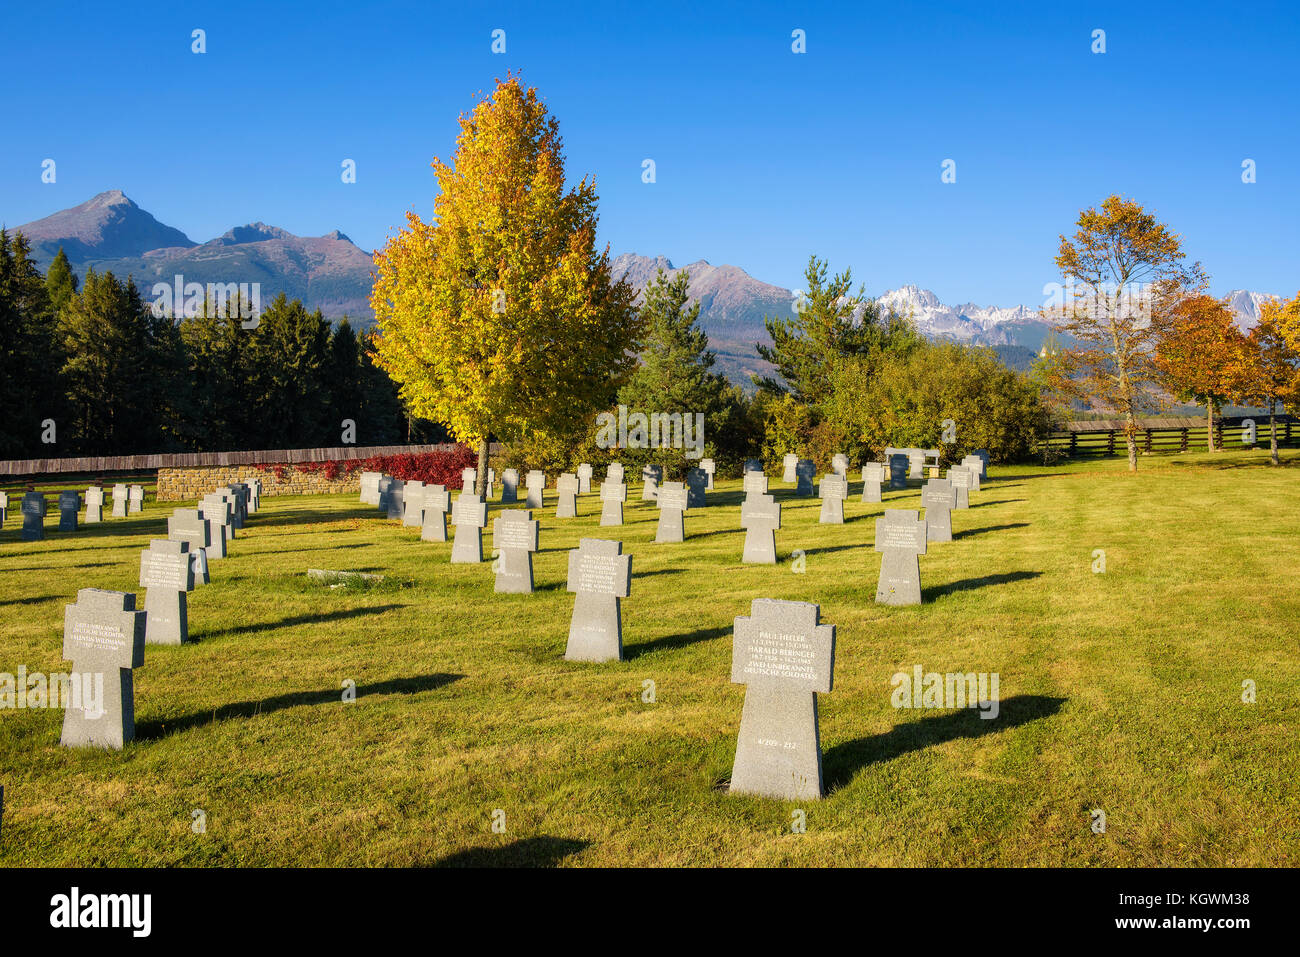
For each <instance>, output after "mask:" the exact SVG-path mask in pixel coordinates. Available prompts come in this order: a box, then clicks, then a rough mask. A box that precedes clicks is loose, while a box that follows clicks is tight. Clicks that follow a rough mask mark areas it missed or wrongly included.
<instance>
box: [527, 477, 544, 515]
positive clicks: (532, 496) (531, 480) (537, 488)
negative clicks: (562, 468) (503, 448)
mask: <svg viewBox="0 0 1300 957" xmlns="http://www.w3.org/2000/svg"><path fill="white" fill-rule="evenodd" d="M526 483H527V487H528V496H527V501H526V502H525V504H526V505H527V506H528V507H529V508H537V509H540V508H545V507H546V473H545V472H542V471H539V470H538V469H533V470H532V471H531V472H529V473H528V475H527V478H526Z"/></svg>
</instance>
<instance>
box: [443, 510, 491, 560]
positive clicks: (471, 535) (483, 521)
mask: <svg viewBox="0 0 1300 957" xmlns="http://www.w3.org/2000/svg"><path fill="white" fill-rule="evenodd" d="M451 522H452V524H453V525H455V526H456V538H455V540H454V541H453V542H452V543H451V561H452V564H453V565H459V564H462V563H463V564H473V563H475V562H481V561H483V529H484V527H485V526H486V525H487V502H485V501H483V500H482V499H481V498H479V497H478V496H477V495H475V494H474V493H473V492H461V493H460V494H459V495H457V496H456V502H455V504H454V505H452V509H451Z"/></svg>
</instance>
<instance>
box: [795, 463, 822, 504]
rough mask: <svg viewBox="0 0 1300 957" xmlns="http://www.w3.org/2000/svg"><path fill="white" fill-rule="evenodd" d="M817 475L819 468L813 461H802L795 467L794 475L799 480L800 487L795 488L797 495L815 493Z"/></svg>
mask: <svg viewBox="0 0 1300 957" xmlns="http://www.w3.org/2000/svg"><path fill="white" fill-rule="evenodd" d="M816 474H817V466H816V464H815V463H814V462H813V460H812V459H800V460H799V463H798V464H797V465H796V466H795V467H794V475H795V478H796V479H797V480H798V483H799V484H798V486H797V487H796V488H795V494H796V495H811V494H812V493H813V478H814V476H816Z"/></svg>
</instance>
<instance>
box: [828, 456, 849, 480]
mask: <svg viewBox="0 0 1300 957" xmlns="http://www.w3.org/2000/svg"><path fill="white" fill-rule="evenodd" d="M831 471H832V472H834V473H835V474H836V475H843V476H844V477H846V478H847V477H848V474H849V457H848V456H847V455H845V454H844V453H843V452H836V453H835V454H834V455H833V456H831Z"/></svg>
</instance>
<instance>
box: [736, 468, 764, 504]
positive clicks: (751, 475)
mask: <svg viewBox="0 0 1300 957" xmlns="http://www.w3.org/2000/svg"><path fill="white" fill-rule="evenodd" d="M740 484H741V488H743V489H744V491H745V500H746V501H748V500H749V499H751V498H753V497H755V496H757V495H766V494H767V476H766V475H764V474H763V473H762V472H746V473H745V474H744V475H742V476H741V479H740Z"/></svg>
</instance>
